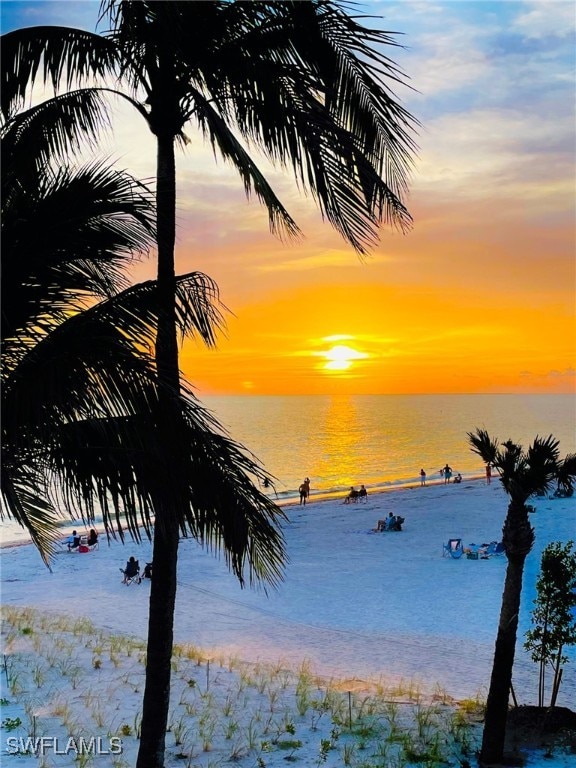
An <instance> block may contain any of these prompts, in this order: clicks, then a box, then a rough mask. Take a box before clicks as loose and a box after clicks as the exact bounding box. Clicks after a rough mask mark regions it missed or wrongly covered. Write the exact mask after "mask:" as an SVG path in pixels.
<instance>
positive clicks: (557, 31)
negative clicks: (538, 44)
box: [512, 0, 576, 39]
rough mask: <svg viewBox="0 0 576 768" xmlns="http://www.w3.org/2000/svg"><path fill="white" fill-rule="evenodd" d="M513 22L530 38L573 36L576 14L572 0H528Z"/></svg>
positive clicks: (575, 26)
mask: <svg viewBox="0 0 576 768" xmlns="http://www.w3.org/2000/svg"><path fill="white" fill-rule="evenodd" d="M520 7H521V8H523V10H521V11H520V13H519V14H518V15H517V16H516V19H515V20H514V21H513V22H512V27H513V28H515V29H517V30H519V31H520V32H522V34H524V35H525V36H526V37H527V38H528V39H537V38H543V37H551V38H573V37H574V34H575V31H576V14H575V13H574V3H573V2H572V0H528V2H524V3H522V4H521V6H520Z"/></svg>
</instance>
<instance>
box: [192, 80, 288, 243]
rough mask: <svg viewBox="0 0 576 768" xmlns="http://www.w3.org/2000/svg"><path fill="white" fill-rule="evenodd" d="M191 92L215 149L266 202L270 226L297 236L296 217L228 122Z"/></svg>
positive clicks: (195, 93) (208, 103)
mask: <svg viewBox="0 0 576 768" xmlns="http://www.w3.org/2000/svg"><path fill="white" fill-rule="evenodd" d="M190 93H191V94H192V95H193V100H194V105H195V117H196V119H197V121H198V124H199V126H200V128H201V130H202V132H203V133H204V136H205V137H206V138H207V139H208V140H209V141H210V144H211V145H212V148H213V150H214V152H216V149H218V150H219V152H220V154H221V155H222V157H223V158H224V160H226V161H228V162H230V163H232V165H233V166H234V167H235V168H236V170H237V171H238V173H239V174H240V177H241V179H242V182H243V184H244V191H245V193H246V195H247V197H250V194H251V192H252V191H254V192H255V194H256V196H257V197H258V199H259V200H260V201H261V202H262V203H263V204H264V205H265V206H266V208H267V209H268V218H269V223H270V230H271V231H272V232H273V233H275V234H281V233H285V234H286V235H287V236H288V237H289V238H294V237H298V236H299V235H300V234H301V233H300V230H299V229H298V226H297V225H296V223H295V221H294V220H293V219H292V217H291V216H290V214H289V213H288V211H287V210H286V209H285V208H284V206H283V205H282V203H281V202H280V200H279V199H278V198H277V197H276V195H275V193H274V191H273V189H272V187H271V186H270V184H269V183H268V182H267V181H266V178H265V177H264V175H263V174H262V173H261V172H260V170H259V169H258V167H257V165H256V164H255V163H254V161H253V160H252V158H251V157H250V155H249V154H248V152H246V150H245V149H244V148H243V147H242V145H241V144H240V142H239V141H238V139H237V138H236V137H235V136H234V133H233V132H232V130H231V129H230V128H229V127H228V125H226V122H225V121H224V120H223V119H222V117H221V116H220V115H219V114H218V113H217V112H216V110H215V109H214V108H213V106H212V105H211V104H210V102H209V101H208V100H207V99H205V98H204V97H203V96H202V95H201V94H200V93H199V92H198V91H195V92H194V91H193V90H192V89H190Z"/></svg>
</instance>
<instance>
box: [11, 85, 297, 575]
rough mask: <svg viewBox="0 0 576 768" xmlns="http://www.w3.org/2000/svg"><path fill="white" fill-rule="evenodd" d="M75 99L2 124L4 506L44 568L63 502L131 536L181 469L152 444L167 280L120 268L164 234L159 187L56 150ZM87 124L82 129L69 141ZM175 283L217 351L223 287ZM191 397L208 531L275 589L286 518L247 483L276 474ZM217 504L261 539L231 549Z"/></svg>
mask: <svg viewBox="0 0 576 768" xmlns="http://www.w3.org/2000/svg"><path fill="white" fill-rule="evenodd" d="M65 101H66V98H65V97H61V98H60V99H59V100H58V104H56V105H54V104H51V105H49V106H48V108H45V106H44V105H41V106H39V107H36V108H34V109H32V110H29V111H27V112H25V113H24V114H21V115H18V116H17V117H15V118H14V119H12V120H11V121H9V122H8V123H6V124H5V125H3V126H2V127H1V129H0V138H1V144H2V158H3V165H2V171H3V173H2V232H1V234H2V255H3V282H2V292H3V296H2V298H3V301H2V313H3V322H2V357H3V363H4V365H3V369H2V385H3V386H2V410H3V422H2V442H3V451H2V466H1V468H2V495H3V508H2V511H3V513H6V514H9V515H11V516H13V517H14V518H15V519H16V520H17V521H18V522H20V523H21V524H22V525H25V526H26V527H27V528H28V529H29V530H30V533H31V534H32V536H33V538H34V540H35V542H36V544H37V546H38V547H39V549H40V551H41V553H42V555H43V557H44V558H45V559H46V560H47V561H48V559H49V556H50V547H51V542H52V538H53V530H52V528H53V526H51V525H50V523H51V522H52V520H53V518H54V517H56V516H57V512H56V508H57V506H63V507H64V508H66V509H68V510H69V511H70V512H72V511H73V512H74V515H75V516H77V513H78V510H82V511H83V513H84V516H85V517H86V518H90V517H91V516H93V514H94V505H95V503H96V502H100V505H101V508H102V512H103V520H104V525H105V526H106V529H107V531H108V532H109V533H110V534H112V535H115V534H116V533H118V534H119V535H120V536H121V537H122V536H123V535H124V527H125V528H126V529H127V530H128V531H129V532H130V533H132V534H133V535H134V536H135V537H136V538H138V537H139V536H140V527H143V528H144V530H145V531H146V532H147V533H151V530H152V505H151V498H152V495H153V490H154V489H153V487H152V486H153V484H154V483H155V482H156V481H154V480H150V478H151V477H153V475H154V471H153V468H156V467H158V466H161V465H163V464H165V466H162V470H161V473H160V474H162V473H169V472H170V467H169V466H168V464H167V462H165V460H164V458H163V453H162V451H160V450H159V449H158V445H157V443H155V442H154V439H153V438H154V430H155V425H154V419H153V416H154V411H155V408H157V401H158V394H157V389H158V377H157V375H156V371H155V368H154V365H153V360H152V359H151V358H150V355H149V354H148V353H146V352H145V349H146V348H147V347H148V346H149V345H151V344H152V343H153V341H154V331H155V328H156V325H157V322H158V297H157V290H156V285H155V282H154V281H149V282H147V283H142V284H139V285H136V286H130V287H124V286H125V285H126V281H125V278H124V276H123V272H122V268H123V266H125V265H126V264H127V263H128V262H129V261H130V260H131V259H132V258H133V257H134V256H135V255H136V254H137V252H138V251H141V250H142V249H144V248H146V247H147V246H148V245H150V244H151V243H152V241H153V235H154V229H153V226H152V213H153V208H152V202H151V198H150V194H149V192H148V191H147V189H146V188H145V187H143V186H142V185H141V184H139V183H138V182H136V181H135V180H134V179H133V178H132V177H130V176H129V175H128V174H126V173H124V172H119V171H116V170H114V169H113V168H111V167H107V166H105V165H104V164H103V163H101V162H96V163H91V164H88V165H86V166H84V167H81V168H78V167H75V166H73V165H71V164H69V163H68V162H67V161H66V159H65V158H64V157H62V156H61V155H60V154H58V152H57V149H58V147H57V146H56V145H55V144H54V136H53V133H54V132H55V133H56V134H57V133H58V132H59V131H61V130H62V128H61V127H60V128H58V129H57V128H55V126H54V125H53V123H52V121H51V120H46V112H48V113H49V115H50V116H51V117H52V118H53V119H54V120H55V121H56V122H57V121H58V120H60V116H61V115H62V114H63V115H64V116H65V120H69V117H70V114H71V113H72V112H73V111H74V104H75V101H76V97H75V96H73V97H72V99H71V100H70V103H68V104H65ZM78 130H79V128H78V126H74V124H73V123H70V131H71V132H72V134H74V133H75V132H77V131H78ZM54 152H56V155H54ZM51 156H52V159H53V160H54V161H55V162H54V163H53V164H50V162H49V159H50V157H51ZM176 290H177V318H178V326H179V328H180V329H181V330H182V332H184V333H192V332H195V333H197V334H198V335H199V336H200V337H201V338H203V339H204V341H205V342H206V343H208V344H213V343H214V341H215V330H216V329H217V328H218V327H219V326H220V324H221V322H222V317H221V314H220V312H219V310H218V309H217V306H216V305H217V304H218V294H217V289H216V286H215V285H214V283H213V282H212V281H210V280H209V279H208V278H207V277H206V276H205V275H202V274H201V273H191V274H189V275H184V276H181V277H179V278H178V280H177V286H176ZM160 384H161V385H163V382H161V381H160ZM180 400H181V409H182V414H183V418H182V426H181V427H179V430H180V433H181V434H182V438H181V442H182V451H183V453H184V454H186V456H187V458H186V460H187V461H188V463H191V462H193V466H187V467H186V476H187V478H188V482H189V483H191V484H193V485H194V486H199V485H200V483H199V480H198V478H199V475H201V476H202V477H203V478H205V479H207V480H209V481H210V486H209V489H208V490H209V491H210V489H212V488H217V489H219V490H218V493H217V494H214V493H213V492H211V491H210V492H205V493H204V495H202V494H200V493H199V492H198V491H197V490H196V491H195V493H196V498H195V504H196V506H197V507H198V509H199V510H200V513H199V514H202V515H204V518H205V520H204V523H203V526H204V533H206V532H207V536H208V539H209V540H210V541H212V542H213V543H215V544H218V542H219V541H220V540H221V541H223V542H224V543H225V546H227V547H228V549H227V551H226V557H227V559H228V560H229V564H230V565H231V567H232V568H233V569H234V570H235V571H238V572H239V576H240V578H243V572H244V559H245V558H246V557H247V558H248V560H249V566H250V576H251V578H252V577H253V576H255V577H260V576H261V577H262V578H263V579H264V581H270V582H274V581H276V580H277V578H278V575H279V564H280V561H281V558H282V548H281V546H280V541H281V539H280V537H279V535H278V531H277V530H272V529H275V526H274V525H273V520H274V519H275V517H276V516H277V514H276V513H277V510H276V509H275V508H274V505H272V504H270V503H268V502H267V499H266V498H265V497H261V498H260V495H259V494H257V493H256V494H255V493H253V490H254V488H253V485H252V484H251V483H250V482H249V480H248V475H249V474H250V475H254V474H256V475H257V476H259V477H260V478H261V479H262V480H264V479H265V478H266V475H265V473H264V472H263V471H262V470H261V469H260V468H259V467H258V466H257V465H256V464H255V463H254V461H253V460H251V459H249V458H248V457H246V456H245V455H244V454H243V452H242V451H241V450H240V448H239V446H237V445H235V444H234V443H232V442H231V441H230V440H228V439H227V438H226V436H225V435H224V434H223V431H222V430H221V428H220V427H219V425H218V424H217V423H216V422H215V420H214V419H213V418H211V417H210V415H209V414H207V413H206V412H205V411H204V410H203V409H202V408H201V407H200V406H199V404H198V403H197V401H196V400H195V399H194V397H193V396H192V395H191V393H190V392H189V391H187V390H186V389H184V390H183V391H182V394H181V396H180ZM176 438H177V435H176V434H175V435H174V439H176ZM54 481H56V482H57V485H55V482H54ZM237 494H240V495H241V496H242V497H243V498H241V499H238V498H236V495H237ZM215 496H218V499H216V498H215ZM220 496H221V497H222V498H224V499H226V503H227V505H228V509H229V510H234V509H236V510H237V514H238V516H239V517H238V521H236V525H237V527H241V526H242V525H243V527H244V529H245V530H246V531H247V536H248V538H249V539H251V541H250V542H248V543H247V542H246V540H245V537H244V539H243V536H242V535H238V536H237V539H238V542H237V543H235V544H234V545H233V546H232V545H230V543H229V542H228V540H227V538H226V532H225V531H224V532H223V531H222V530H221V529H222V526H224V527H226V525H229V520H228V518H227V517H226V514H223V515H222V516H221V517H222V519H220V518H215V516H214V509H215V507H216V504H217V502H219V501H220ZM231 496H233V497H234V498H233V499H231V498H228V497H231ZM54 497H58V501H60V502H61V504H60V505H55V504H54V503H52V499H53V498H54ZM263 500H264V501H265V502H266V503H265V504H262V503H261V502H262V501H263ZM121 516H123V518H124V521H125V522H124V523H123V524H120V517H121ZM188 517H189V518H190V520H189V528H190V530H194V531H195V532H196V533H198V531H197V529H198V526H199V523H198V520H197V518H196V517H195V516H193V515H192V514H190V511H189V514H188ZM241 533H242V531H240V534H241ZM268 543H269V544H270V547H269V551H268V550H267V545H268ZM248 547H249V548H250V551H249V552H248V549H247V548H248Z"/></svg>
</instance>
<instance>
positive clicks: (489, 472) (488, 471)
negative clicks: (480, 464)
mask: <svg viewBox="0 0 576 768" xmlns="http://www.w3.org/2000/svg"><path fill="white" fill-rule="evenodd" d="M491 480H492V467H491V466H490V463H488V464H486V485H490V482H491Z"/></svg>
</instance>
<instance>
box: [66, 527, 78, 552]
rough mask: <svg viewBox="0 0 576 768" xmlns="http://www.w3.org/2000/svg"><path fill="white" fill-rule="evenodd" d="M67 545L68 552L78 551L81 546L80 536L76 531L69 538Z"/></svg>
mask: <svg viewBox="0 0 576 768" xmlns="http://www.w3.org/2000/svg"><path fill="white" fill-rule="evenodd" d="M67 543H68V552H72V550H73V549H78V547H79V546H80V536H78V534H77V533H76V531H72V536H68V539H67Z"/></svg>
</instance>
